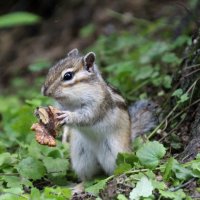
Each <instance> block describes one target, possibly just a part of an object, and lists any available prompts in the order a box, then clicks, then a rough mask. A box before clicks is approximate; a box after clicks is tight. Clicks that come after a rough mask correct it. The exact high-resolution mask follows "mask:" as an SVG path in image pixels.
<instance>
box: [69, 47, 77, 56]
mask: <svg viewBox="0 0 200 200" xmlns="http://www.w3.org/2000/svg"><path fill="white" fill-rule="evenodd" d="M67 55H68V56H78V49H72V50H71V51H70V52H69V53H68V54H67Z"/></svg>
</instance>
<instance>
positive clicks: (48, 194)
mask: <svg viewBox="0 0 200 200" xmlns="http://www.w3.org/2000/svg"><path fill="white" fill-rule="evenodd" d="M71 195H72V192H71V190H70V189H69V188H61V187H57V188H50V187H46V188H45V190H44V197H45V198H44V199H49V198H50V199H56V200H66V199H70V198H71Z"/></svg>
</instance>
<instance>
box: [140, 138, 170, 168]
mask: <svg viewBox="0 0 200 200" xmlns="http://www.w3.org/2000/svg"><path fill="white" fill-rule="evenodd" d="M165 152H166V150H165V147H164V146H163V145H162V144H160V143H159V142H157V141H154V142H147V143H146V144H144V145H143V146H142V147H141V148H140V149H139V150H138V151H137V152H136V155H137V157H138V159H139V161H140V162H141V164H142V165H144V166H145V167H148V168H155V167H156V166H157V165H158V164H159V162H160V159H161V158H163V156H164V155H165Z"/></svg>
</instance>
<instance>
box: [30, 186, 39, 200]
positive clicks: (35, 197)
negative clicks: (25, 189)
mask: <svg viewBox="0 0 200 200" xmlns="http://www.w3.org/2000/svg"><path fill="white" fill-rule="evenodd" d="M30 198H31V200H38V199H41V198H40V191H39V190H38V189H37V188H31V194H30Z"/></svg>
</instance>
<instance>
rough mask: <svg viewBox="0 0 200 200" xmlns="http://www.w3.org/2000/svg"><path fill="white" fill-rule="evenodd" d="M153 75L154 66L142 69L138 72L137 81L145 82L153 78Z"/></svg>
mask: <svg viewBox="0 0 200 200" xmlns="http://www.w3.org/2000/svg"><path fill="white" fill-rule="evenodd" d="M152 73H153V68H152V66H144V67H141V68H140V69H139V71H138V72H137V75H136V76H135V80H136V81H138V80H144V79H146V78H149V77H151V75H152Z"/></svg>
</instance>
